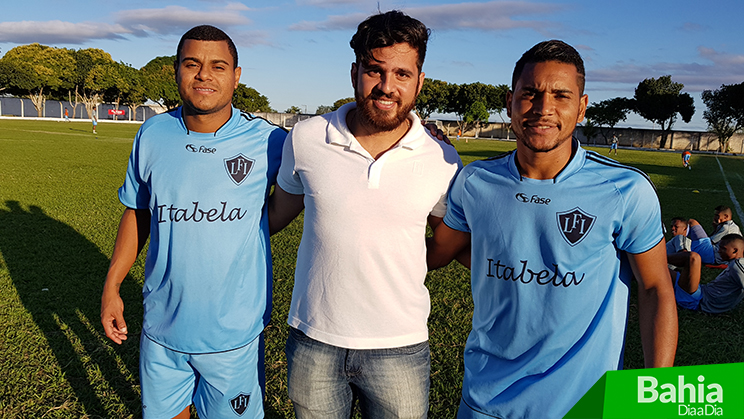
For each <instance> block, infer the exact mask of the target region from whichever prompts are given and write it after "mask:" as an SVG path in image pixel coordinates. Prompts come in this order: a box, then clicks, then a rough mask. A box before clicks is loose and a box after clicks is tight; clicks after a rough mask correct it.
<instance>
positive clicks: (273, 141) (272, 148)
mask: <svg viewBox="0 0 744 419" xmlns="http://www.w3.org/2000/svg"><path fill="white" fill-rule="evenodd" d="M286 138H287V131H285V130H284V129H283V128H279V127H277V128H275V129H274V130H272V131H271V132H270V133H269V147H268V159H269V185H274V184H276V179H277V176H278V174H279V167H280V165H281V163H282V150H283V148H284V141H285V139H286ZM282 189H283V188H282Z"/></svg>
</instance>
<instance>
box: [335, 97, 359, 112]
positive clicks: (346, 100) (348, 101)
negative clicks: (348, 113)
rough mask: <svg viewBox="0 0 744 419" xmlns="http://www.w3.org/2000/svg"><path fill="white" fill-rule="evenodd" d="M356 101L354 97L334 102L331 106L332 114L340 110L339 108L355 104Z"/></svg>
mask: <svg viewBox="0 0 744 419" xmlns="http://www.w3.org/2000/svg"><path fill="white" fill-rule="evenodd" d="M355 100H356V99H354V98H353V97H345V98H343V99H339V100H337V101H335V102H333V106H331V112H333V111H335V110H338V108H340V107H342V106H344V105H346V104H347V103H351V102H354V101H355Z"/></svg>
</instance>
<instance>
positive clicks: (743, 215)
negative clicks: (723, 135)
mask: <svg viewBox="0 0 744 419" xmlns="http://www.w3.org/2000/svg"><path fill="white" fill-rule="evenodd" d="M716 163H718V168H719V169H721V176H723V181H724V182H726V189H728V191H729V197H730V198H731V202H733V203H734V208H736V214H737V215H738V216H739V220H740V221H741V220H744V212H742V210H741V206H740V205H739V201H737V200H736V195H734V190H733V189H731V185H729V183H728V179H726V173H724V172H723V166H722V165H721V161H720V160H718V157H716Z"/></svg>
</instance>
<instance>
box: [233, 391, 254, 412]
mask: <svg viewBox="0 0 744 419" xmlns="http://www.w3.org/2000/svg"><path fill="white" fill-rule="evenodd" d="M250 401H251V395H250V394H243V393H240V394H238V395H237V396H236V397H235V398H234V399H232V400H230V407H232V410H233V411H235V413H237V414H238V416H242V415H243V413H245V409H247V408H248V403H249V402H250Z"/></svg>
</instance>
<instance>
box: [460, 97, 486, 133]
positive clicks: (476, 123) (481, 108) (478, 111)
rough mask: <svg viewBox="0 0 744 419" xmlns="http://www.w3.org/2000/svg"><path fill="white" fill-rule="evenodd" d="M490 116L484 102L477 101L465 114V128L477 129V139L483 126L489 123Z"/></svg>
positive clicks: (463, 117)
mask: <svg viewBox="0 0 744 419" xmlns="http://www.w3.org/2000/svg"><path fill="white" fill-rule="evenodd" d="M489 116H490V114H489V113H488V110H487V109H486V105H485V104H484V103H483V102H482V101H480V100H477V101H475V102H473V103H471V104H470V106H469V107H468V110H467V111H465V114H463V116H462V119H463V121H464V122H465V126H467V127H475V129H476V132H475V137H476V138H477V137H478V135H479V131H480V127H481V124H485V123H488V117H489Z"/></svg>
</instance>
